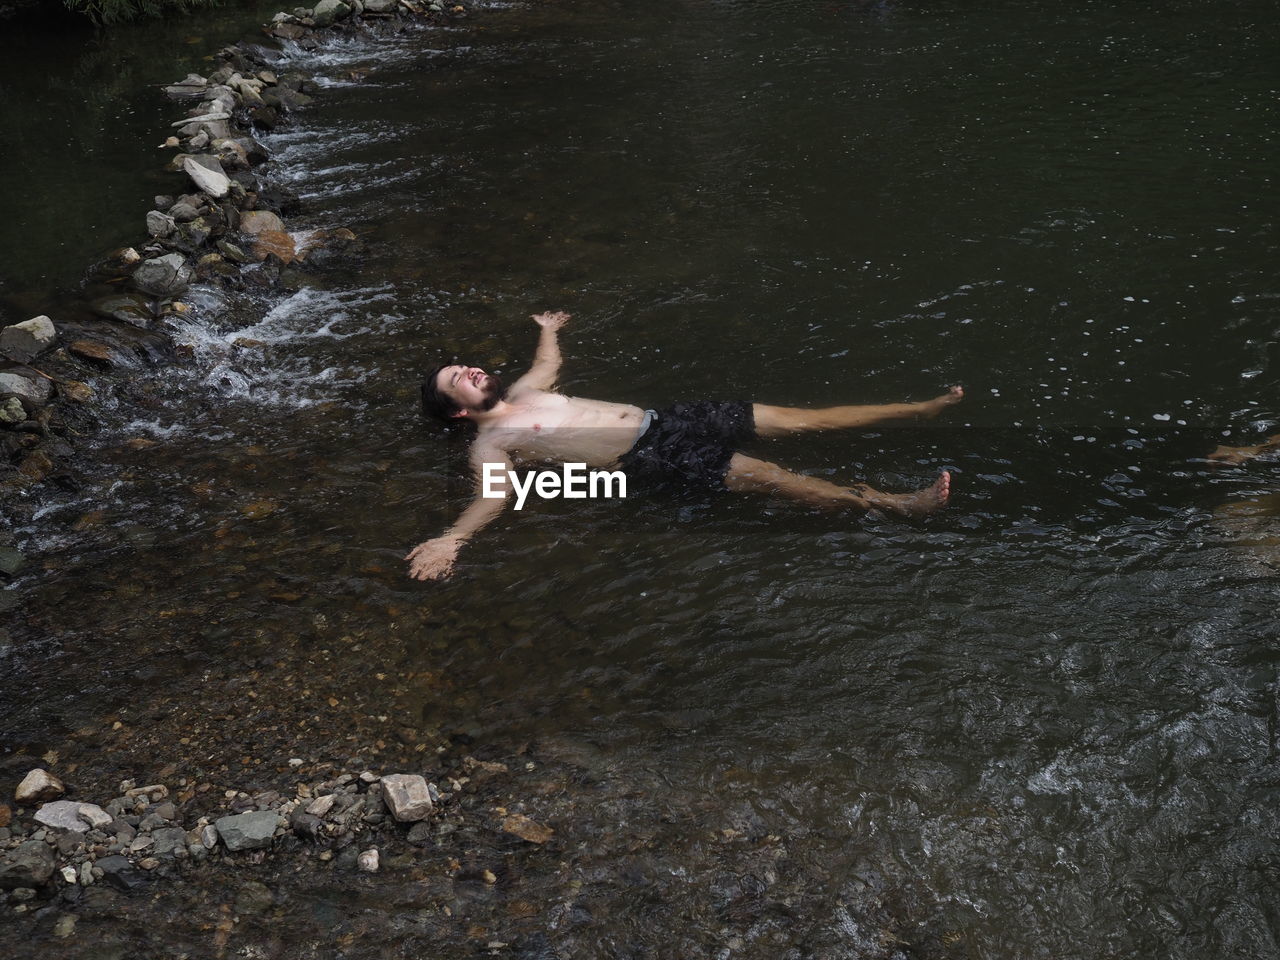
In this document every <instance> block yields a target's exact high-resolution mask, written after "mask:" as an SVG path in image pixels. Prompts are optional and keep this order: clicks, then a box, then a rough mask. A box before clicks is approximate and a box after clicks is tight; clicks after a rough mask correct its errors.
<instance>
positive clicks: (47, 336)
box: [0, 317, 58, 363]
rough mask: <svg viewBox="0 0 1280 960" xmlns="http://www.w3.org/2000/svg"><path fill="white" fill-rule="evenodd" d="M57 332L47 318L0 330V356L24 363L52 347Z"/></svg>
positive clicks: (27, 321)
mask: <svg viewBox="0 0 1280 960" xmlns="http://www.w3.org/2000/svg"><path fill="white" fill-rule="evenodd" d="M57 339H58V331H57V330H55V329H54V328H53V321H52V320H50V319H49V318H48V317H34V318H32V319H31V320H24V321H23V322H22V323H15V324H13V325H11V326H8V327H5V328H4V329H3V330H0V354H4V355H5V356H6V357H8V358H9V359H10V360H16V361H18V362H19V363H26V362H27V361H29V360H34V359H35V358H36V357H38V356H39V355H40V354H42V353H44V351H46V350H48V349H49V348H50V347H52V346H53V345H54V343H55V342H56V341H57Z"/></svg>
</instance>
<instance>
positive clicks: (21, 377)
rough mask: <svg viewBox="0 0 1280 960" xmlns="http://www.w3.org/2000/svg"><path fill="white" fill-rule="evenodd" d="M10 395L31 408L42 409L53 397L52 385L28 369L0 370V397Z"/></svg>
mask: <svg viewBox="0 0 1280 960" xmlns="http://www.w3.org/2000/svg"><path fill="white" fill-rule="evenodd" d="M5 394H12V395H13V396H15V397H20V398H21V399H22V400H23V401H25V402H26V403H27V404H29V405H30V406H33V407H42V406H44V405H45V404H46V403H48V402H49V398H50V397H52V396H53V384H52V383H51V382H50V381H48V380H46V379H45V378H44V377H42V376H40V374H38V373H36V372H35V371H34V370H32V369H31V368H30V367H7V368H5V369H4V370H0V396H3V395H5Z"/></svg>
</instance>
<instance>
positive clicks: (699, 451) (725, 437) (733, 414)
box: [619, 400, 756, 493]
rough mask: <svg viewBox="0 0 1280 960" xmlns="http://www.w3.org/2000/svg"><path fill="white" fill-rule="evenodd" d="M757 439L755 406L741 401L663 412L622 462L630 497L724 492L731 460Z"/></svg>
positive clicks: (700, 402) (699, 404) (708, 402)
mask: <svg viewBox="0 0 1280 960" xmlns="http://www.w3.org/2000/svg"><path fill="white" fill-rule="evenodd" d="M755 436H756V418H755V414H754V412H753V411H752V409H751V404H749V403H743V402H742V401H739V400H728V401H723V402H717V401H713V400H695V401H689V402H684V403H677V404H673V405H672V406H670V407H667V408H666V409H664V410H658V411H656V412H654V413H653V416H652V419H651V421H650V423H649V427H648V429H647V430H645V431H644V433H642V434H641V435H640V436H639V437H638V438H637V439H636V442H635V446H633V447H632V448H631V449H630V450H628V451H627V452H626V453H625V454H623V456H622V458H621V460H619V464H620V466H621V467H622V469H623V471H624V472H625V473H626V475H627V485H628V490H627V492H628V493H632V492H635V493H642V492H646V491H662V492H666V493H710V492H716V491H723V490H724V475H725V473H727V472H728V470H729V461H730V460H731V459H732V458H733V455H734V453H736V452H737V450H738V448H739V447H740V446H742V445H743V444H744V443H747V442H749V441H751V440H754V439H755Z"/></svg>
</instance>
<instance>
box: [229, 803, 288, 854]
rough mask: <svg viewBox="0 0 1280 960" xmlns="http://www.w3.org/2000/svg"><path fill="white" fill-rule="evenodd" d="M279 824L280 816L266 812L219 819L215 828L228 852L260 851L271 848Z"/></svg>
mask: <svg viewBox="0 0 1280 960" xmlns="http://www.w3.org/2000/svg"><path fill="white" fill-rule="evenodd" d="M279 822H280V817H279V815H278V814H276V813H274V812H272V811H269V810H264V811H255V812H253V813H242V814H239V815H238V816H233V817H219V818H218V820H217V821H215V823H214V826H215V827H217V828H218V836H219V837H221V838H222V842H223V843H225V844H226V845H227V849H228V850H231V851H237V850H259V849H261V848H263V847H269V846H271V838H272V837H273V836H275V832H276V825H277V824H278V823H279Z"/></svg>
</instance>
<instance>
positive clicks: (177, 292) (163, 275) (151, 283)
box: [133, 178, 225, 297]
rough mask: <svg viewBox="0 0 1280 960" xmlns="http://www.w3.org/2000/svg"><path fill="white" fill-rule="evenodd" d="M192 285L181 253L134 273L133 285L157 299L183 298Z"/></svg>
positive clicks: (151, 262)
mask: <svg viewBox="0 0 1280 960" xmlns="http://www.w3.org/2000/svg"><path fill="white" fill-rule="evenodd" d="M224 179H225V178H224ZM190 284H191V268H190V267H189V266H188V265H187V262H186V261H185V260H183V259H182V254H180V253H169V254H166V255H165V256H163V257H153V258H152V259H150V260H144V261H143V262H142V265H141V266H140V267H138V269H137V270H135V271H133V285H134V286H135V287H137V288H138V289H139V290H141V291H142V292H143V293H149V294H151V295H152V296H156V297H177V296H181V295H182V294H183V293H185V292H186V290H187V287H188V286H190Z"/></svg>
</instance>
